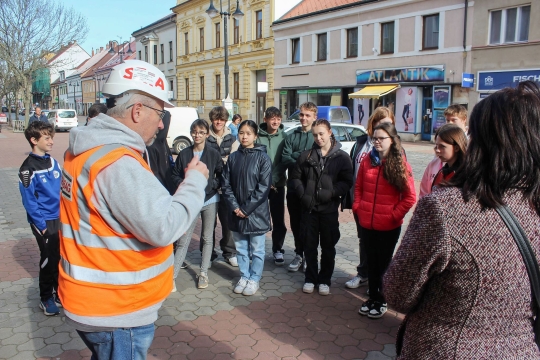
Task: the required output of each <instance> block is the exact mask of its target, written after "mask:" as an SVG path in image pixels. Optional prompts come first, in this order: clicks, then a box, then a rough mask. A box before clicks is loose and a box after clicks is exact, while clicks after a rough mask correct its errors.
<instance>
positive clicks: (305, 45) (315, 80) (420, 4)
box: [272, 0, 474, 140]
mask: <svg viewBox="0 0 540 360" xmlns="http://www.w3.org/2000/svg"><path fill="white" fill-rule="evenodd" d="M341 2H342V3H343V4H341V5H339V4H338V5H339V6H337V7H336V6H335V5H336V3H340V1H339V0H338V1H337V2H336V3H334V2H333V3H332V5H329V3H328V2H325V1H320V0H304V1H303V2H302V3H301V4H299V5H298V6H297V7H295V8H294V9H292V10H291V11H290V12H289V13H287V14H285V15H284V16H283V17H282V18H280V19H279V20H277V21H275V22H274V23H273V25H272V28H273V30H274V36H275V50H276V56H275V63H276V64H275V72H274V78H275V88H274V96H275V97H276V99H277V100H276V103H277V104H278V105H279V107H280V109H281V110H282V112H283V113H284V114H289V115H290V114H291V113H292V112H294V111H295V110H296V109H297V108H298V106H299V104H301V103H303V102H305V101H313V102H315V103H316V104H317V105H343V106H347V107H348V108H349V111H350V112H351V115H352V117H353V120H354V123H356V124H359V123H361V124H363V125H365V124H366V123H367V119H368V117H369V115H370V113H371V112H372V111H373V109H374V108H375V107H376V106H378V105H385V106H389V107H391V108H393V109H394V112H395V115H396V127H397V129H398V131H399V132H400V133H401V137H402V138H403V139H404V140H420V139H425V140H430V139H431V138H432V135H433V133H434V131H436V129H437V128H438V127H439V126H440V125H442V124H443V123H444V115H443V110H444V108H445V107H447V106H448V105H449V104H451V103H461V104H464V105H466V106H468V102H469V92H470V88H465V87H462V86H461V85H462V84H461V79H462V74H463V73H470V72H471V54H470V50H471V42H472V40H471V39H472V22H473V20H472V19H473V10H474V8H473V5H474V2H469V3H468V4H467V1H465V2H464V1H463V0H439V1H425V0H409V1H406V0H405V1H404V0H387V1H370V0H366V1H363V2H352V3H351V1H345V0H343V1H341ZM465 4H467V7H466V6H465ZM328 6H334V7H332V8H328ZM357 91H361V93H360V94H361V95H359V97H357V98H353V99H350V98H349V95H350V94H352V93H355V92H357ZM360 96H361V97H360Z"/></svg>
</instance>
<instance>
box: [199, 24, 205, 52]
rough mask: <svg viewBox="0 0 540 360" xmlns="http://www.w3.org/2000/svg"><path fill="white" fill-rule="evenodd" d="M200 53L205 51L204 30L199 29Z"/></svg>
mask: <svg viewBox="0 0 540 360" xmlns="http://www.w3.org/2000/svg"><path fill="white" fill-rule="evenodd" d="M199 51H204V28H200V29H199Z"/></svg>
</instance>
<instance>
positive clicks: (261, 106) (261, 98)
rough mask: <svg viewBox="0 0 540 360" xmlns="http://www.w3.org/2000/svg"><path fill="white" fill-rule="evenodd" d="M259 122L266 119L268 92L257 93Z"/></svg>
mask: <svg viewBox="0 0 540 360" xmlns="http://www.w3.org/2000/svg"><path fill="white" fill-rule="evenodd" d="M256 107H257V124H260V123H262V122H263V121H264V110H266V93H257V103H256Z"/></svg>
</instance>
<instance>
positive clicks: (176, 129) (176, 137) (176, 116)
mask: <svg viewBox="0 0 540 360" xmlns="http://www.w3.org/2000/svg"><path fill="white" fill-rule="evenodd" d="M166 110H167V111H168V112H170V113H171V125H170V126H169V133H168V134H167V144H168V145H169V147H170V148H171V149H172V150H173V152H174V153H176V154H178V153H180V151H182V150H183V149H185V148H187V147H188V146H191V145H192V144H193V142H192V141H191V134H190V131H189V127H190V126H191V124H192V123H193V122H194V121H195V120H197V119H198V118H199V114H198V113H197V109H196V108H193V107H174V108H167V109H166Z"/></svg>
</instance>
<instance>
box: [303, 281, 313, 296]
mask: <svg viewBox="0 0 540 360" xmlns="http://www.w3.org/2000/svg"><path fill="white" fill-rule="evenodd" d="M314 289H315V284H313V283H305V284H304V287H303V288H302V291H303V292H305V293H306V294H311V293H312V292H313V290H314Z"/></svg>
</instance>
